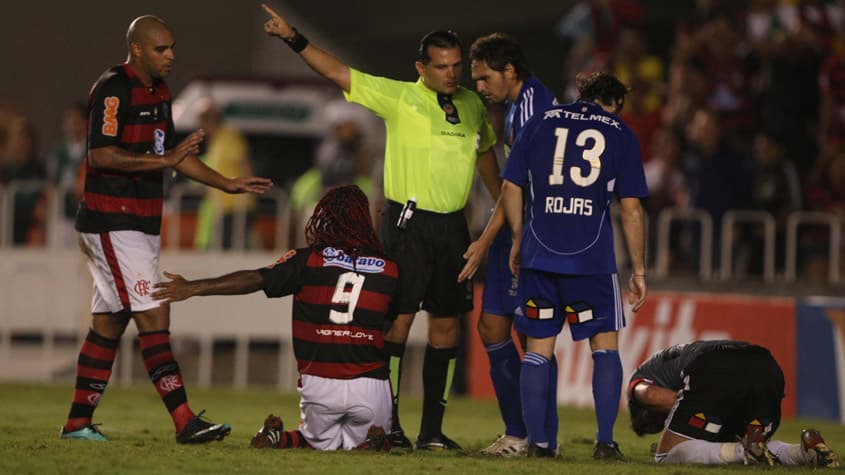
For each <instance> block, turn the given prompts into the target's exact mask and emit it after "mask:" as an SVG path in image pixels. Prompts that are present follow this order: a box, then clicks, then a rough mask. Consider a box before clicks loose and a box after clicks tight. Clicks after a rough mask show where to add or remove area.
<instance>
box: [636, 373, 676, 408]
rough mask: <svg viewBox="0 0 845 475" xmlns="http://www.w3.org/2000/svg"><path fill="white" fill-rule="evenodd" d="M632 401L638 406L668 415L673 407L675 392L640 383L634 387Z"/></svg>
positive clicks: (643, 382)
mask: <svg viewBox="0 0 845 475" xmlns="http://www.w3.org/2000/svg"><path fill="white" fill-rule="evenodd" d="M633 396H634V399H636V400H637V402H639V403H640V404H642V405H644V406H646V407H648V408H650V409H655V410H657V411H660V412H664V413H667V414H668V413H669V411H671V410H672V406H674V405H675V398H676V397H677V396H678V393H677V391H673V390H671V389H668V388H664V387H660V386H657V385H654V384H649V383H646V382H645V381H641V382H639V383H637V385H636V386H634V391H633Z"/></svg>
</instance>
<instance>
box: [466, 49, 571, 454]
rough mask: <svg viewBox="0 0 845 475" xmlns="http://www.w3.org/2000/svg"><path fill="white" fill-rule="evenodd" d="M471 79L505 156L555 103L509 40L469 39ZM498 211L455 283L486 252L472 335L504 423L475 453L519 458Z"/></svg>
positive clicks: (515, 356) (521, 443) (511, 298)
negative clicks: (498, 117)
mask: <svg viewBox="0 0 845 475" xmlns="http://www.w3.org/2000/svg"><path fill="white" fill-rule="evenodd" d="M470 60H471V61H472V63H471V67H472V79H473V81H475V87H476V89H477V90H478V92H479V93H480V94H481V95H482V96H484V98H485V99H486V100H487V102H489V103H491V104H500V103H504V105H505V106H506V111H505V116H504V134H502V135H503V136H504V142H505V143H504V145H505V152H506V154H509V153H510V147H511V146H512V145H513V142H514V140H515V139H516V136H517V135H518V134H519V133H520V131H521V130H522V127H523V126H524V125H525V123H526V122H528V119H530V118H531V116H533V115H534V114H535V112H537V113H539V112H542V111H543V110H545V109H547V108H549V107H551V106H552V105H554V104H556V103H557V101H556V100H555V97H554V94H552V93H551V91H549V90H548V88H546V86H544V85H543V83H541V82H540V81H539V80H538V79H537V78H536V77H534V76H533V75H531V72H530V70H529V69H528V64H527V62H526V60H525V55H524V54H523V52H522V48H521V47H520V45H519V43H517V41H516V40H514V39H513V38H511V37H509V36H507V35H505V34H502V33H492V34H490V35H487V36H482V37H480V38H478V39H477V40H475V42H474V43H473V45H472V47H471V49H470ZM504 224H505V217H504V211H503V210H502V209H501V206H497V207H496V210H495V211H494V213H493V215H492V216H491V217H490V221H489V223H488V224H487V227H486V228H485V230H484V232H483V233H482V235H481V237H479V239H478V240H477V241H476V242H474V243H473V244H471V245H470V247H469V248H468V250H467V253H466V254H465V255H464V257H465V258H466V259H467V264H466V266H465V267H464V269H463V272H462V273H461V275H460V277H459V278H460V279H466V278H470V277H472V275H473V274H474V273H475V271H476V270H477V269H478V265H479V264H480V262H481V259H482V257H483V256H484V254H485V252H487V273H486V276H485V279H484V297H483V304H482V313H481V318H480V320H479V322H478V333H479V335H480V336H481V341H482V342H483V343H484V347H485V348H486V349H487V355H488V357H489V358H490V378H491V380H492V381H493V388H494V390H495V392H496V399H497V400H498V402H499V410H500V412H501V414H502V420H503V421H504V423H505V433H504V434H502V435H501V436H500V437H499V438H498V439H497V440H496V441H495V442H493V444H492V445H490V446H489V447H487V448H485V449H484V450H482V451H481V453H482V454H485V455H497V456H504V457H511V456H517V455H524V454H525V451H526V449H527V447H528V441H527V437H526V436H527V432H526V429H525V423H524V422H523V420H522V404H521V402H520V395H519V372H520V359H519V352H518V351H517V349H516V346H515V344H514V341H513V339H512V338H511V326H512V324H513V312H514V309H515V308H516V307H517V305H518V301H517V300H516V291H517V281H516V278H515V277H514V275H513V274H512V273H511V271H510V269H509V268H508V255H509V253H510V247H511V234H510V230H509V229H508V228H507V226H505V225H504Z"/></svg>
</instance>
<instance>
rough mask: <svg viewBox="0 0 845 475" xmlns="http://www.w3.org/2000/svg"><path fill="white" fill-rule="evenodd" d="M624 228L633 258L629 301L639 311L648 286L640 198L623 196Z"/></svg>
mask: <svg viewBox="0 0 845 475" xmlns="http://www.w3.org/2000/svg"><path fill="white" fill-rule="evenodd" d="M620 203H621V205H622V229H623V230H624V231H625V243H626V244H627V246H628V256H629V257H630V259H631V269H632V274H631V278H630V280H629V281H628V291H629V294H628V303H629V304H631V305H633V307H632V310H633V311H635V312H636V311H637V310H639V309H640V307H642V306H643V303H644V302H645V298H646V295H647V294H648V287H647V286H646V280H645V212H644V211H643V206H642V203H641V202H640V199H639V198H622V199H621V200H620Z"/></svg>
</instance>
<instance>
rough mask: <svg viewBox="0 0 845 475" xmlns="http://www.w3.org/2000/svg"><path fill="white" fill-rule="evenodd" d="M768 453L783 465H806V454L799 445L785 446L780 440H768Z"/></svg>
mask: <svg viewBox="0 0 845 475" xmlns="http://www.w3.org/2000/svg"><path fill="white" fill-rule="evenodd" d="M766 445H767V446H768V447H769V452H771V453H773V454H775V456H777V458H778V460H780V463H782V464H784V465H806V464H807V454H805V453H804V450H802V448H801V444H787V443H786V442H781V441H780V440H770V441H769V442H768V443H767V444H766Z"/></svg>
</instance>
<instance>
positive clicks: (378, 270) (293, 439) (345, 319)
mask: <svg viewBox="0 0 845 475" xmlns="http://www.w3.org/2000/svg"><path fill="white" fill-rule="evenodd" d="M305 237H306V239H307V241H308V245H309V247H307V248H302V249H296V250H292V251H288V253H287V254H285V255H284V256H283V257H282V258H281V259H279V261H278V262H276V263H274V264H272V265H270V266H268V267H267V268H264V269H258V270H244V271H239V272H233V273H231V274H228V275H224V276H222V277H218V278H216V279H202V280H194V281H188V280H185V279H183V278H182V277H181V276H178V275H172V274H165V275H167V276H168V277H170V278H172V279H173V280H172V281H170V282H161V283H159V284H156V287H157V288H159V289H161V290H158V291H157V292H156V293H155V294H153V296H154V297H155V298H161V299H167V301H168V302H178V301H180V300H184V299H187V298H189V297H192V296H195V295H238V294H248V293H252V292H255V291H258V290H263V291H264V293H265V294H266V295H267V297H271V298H275V297H284V296H285V295H294V300H293V324H292V326H293V352H294V356H296V363H297V367H298V369H299V375H300V377H299V384H298V389H299V393H300V395H301V402H300V404H299V407H300V409H301V411H302V423H301V424H300V426H299V429H298V430H293V431H285V430H284V426H283V424H282V420H281V419H279V418H278V417H276V416H273V415H272V414H271V415H270V416H268V417H267V419H266V420H265V421H264V427H263V428H262V429H261V431H259V432H258V434H256V435H255V437H253V439H252V442H251V444H250V445H251V446H252V447H255V448H278V449H283V448H297V447H312V448H315V449H319V450H336V449H353V448H368V449H376V450H384V449H389V448H390V444H389V443H388V442H387V439H386V435H385V431H384V429H385V428H389V427H390V412H391V408H392V395H391V392H390V382H389V381H388V367H387V362H386V361H385V360H384V356H383V353H382V352H383V351H384V331H385V328H386V324H387V323H388V322H389V321H390V320H392V319H394V318H395V316H396V311H395V307H394V305H395V304H394V302H395V301H394V295H395V293H396V290H397V288H398V276H399V274H398V268H397V266H396V263H395V262H393V261H391V260H388V259H387V258H385V257H384V251H383V250H382V248H381V244H379V241H378V238H377V237H376V233H375V231H374V230H373V224H372V218H370V206H369V203H368V202H367V197H366V195H364V193H363V192H362V191H361V189H360V188H358V187H357V186H355V185H350V186H341V187H337V188H332V189H331V190H329V191H328V192H326V194H325V195H324V196H323V198H322V199H320V202H319V203H317V206H316V207H315V209H314V214H313V215H312V216H311V218H310V219H309V220H308V224H307V225H306V228H305ZM227 318H228V317H227ZM268 318H270V317H268Z"/></svg>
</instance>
